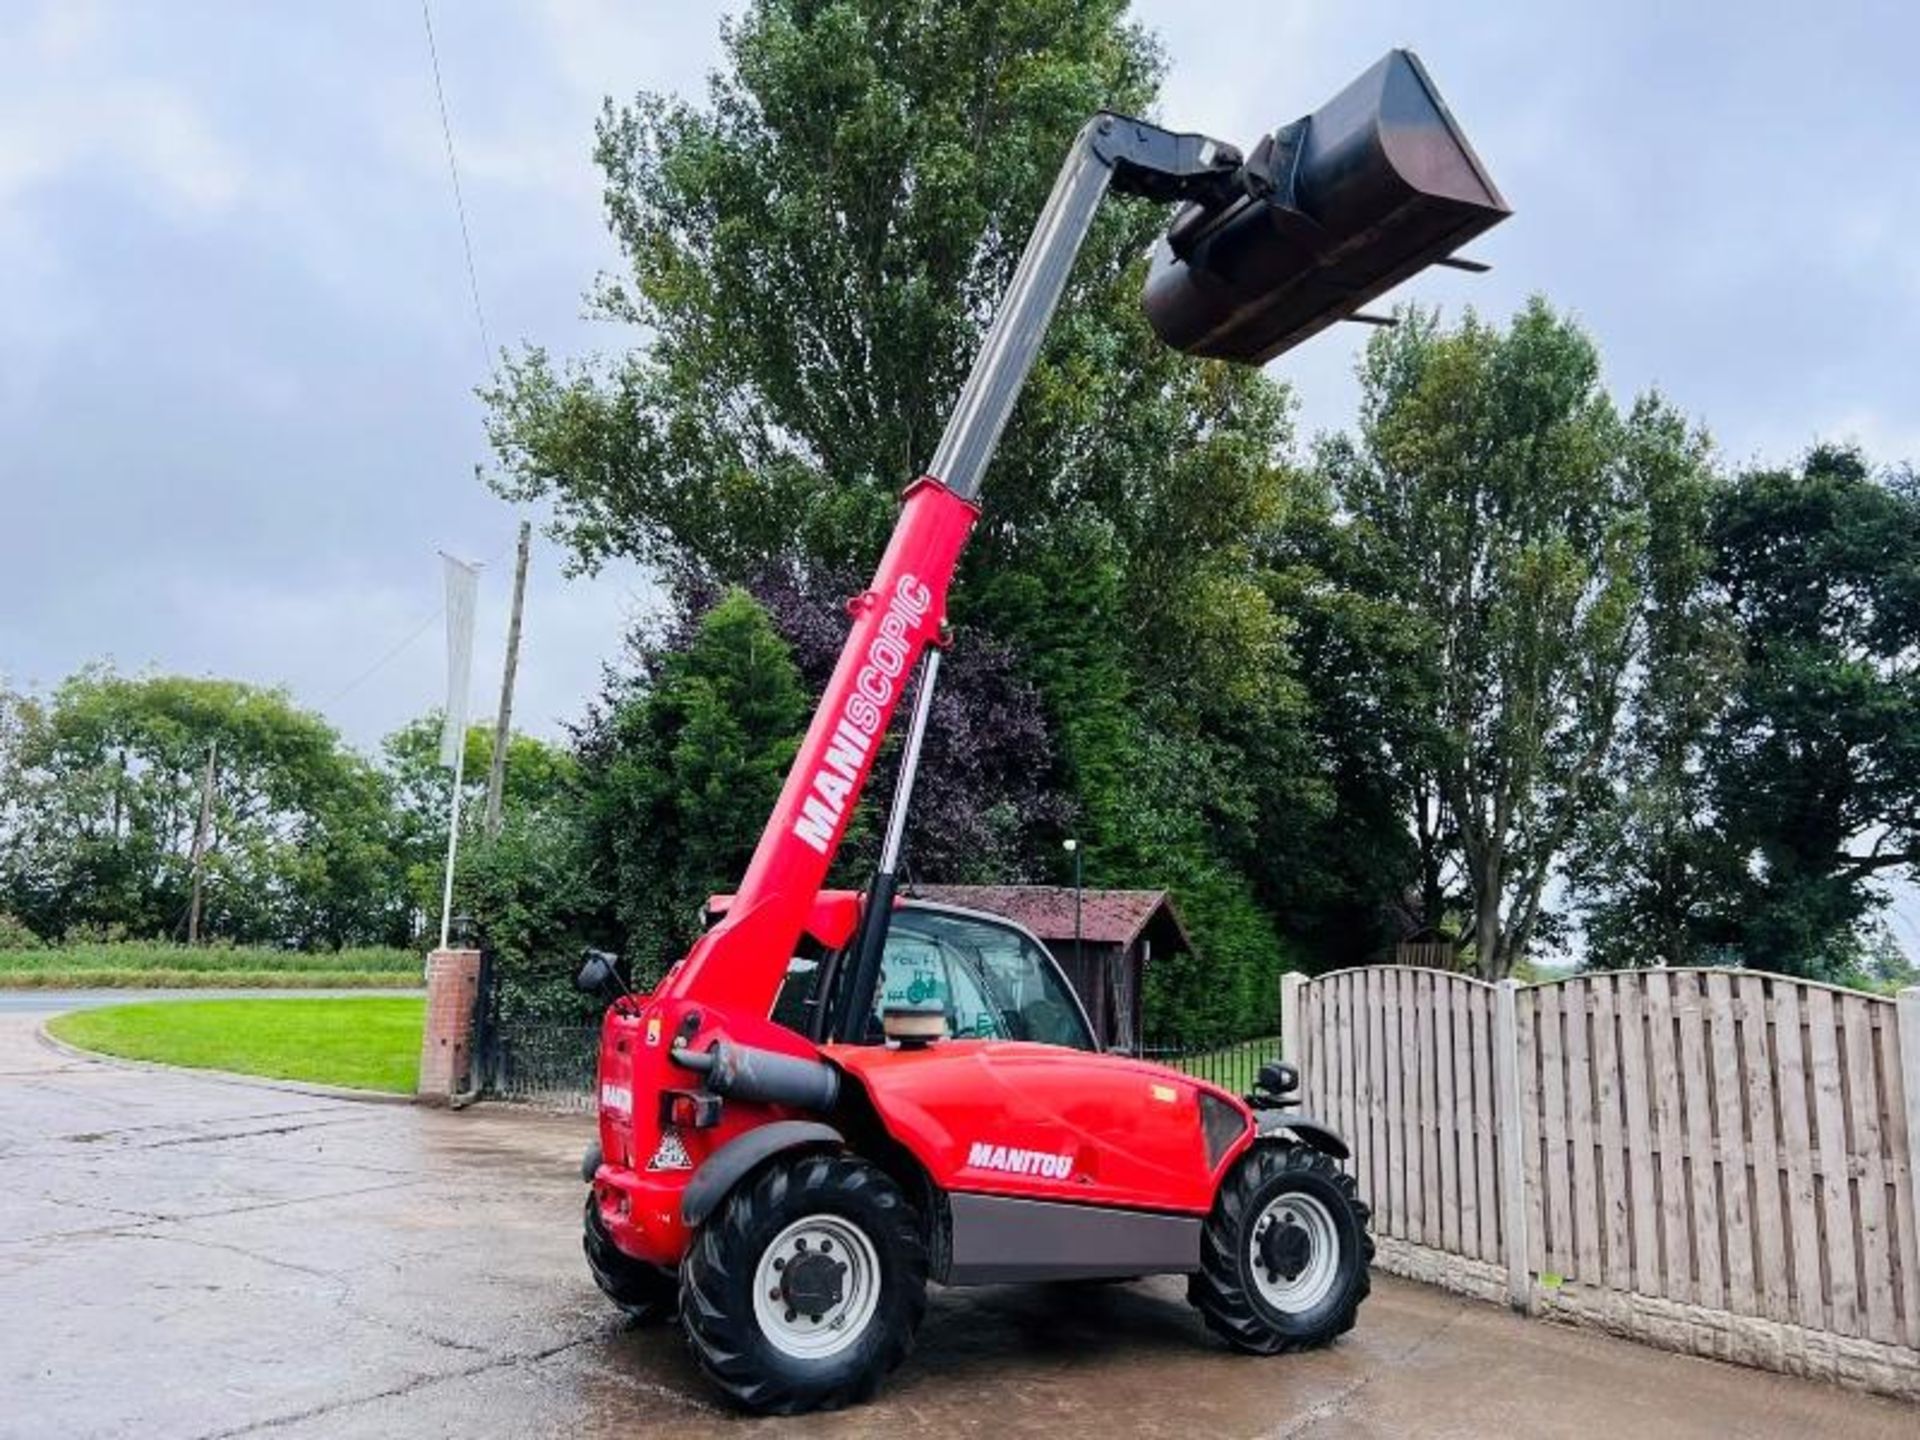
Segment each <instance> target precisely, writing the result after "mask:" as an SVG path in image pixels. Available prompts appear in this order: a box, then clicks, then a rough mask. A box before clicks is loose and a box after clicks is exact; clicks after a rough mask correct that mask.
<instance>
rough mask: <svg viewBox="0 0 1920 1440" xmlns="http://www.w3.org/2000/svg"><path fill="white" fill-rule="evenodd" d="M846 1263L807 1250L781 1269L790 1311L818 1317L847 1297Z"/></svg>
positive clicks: (821, 1253)
mask: <svg viewBox="0 0 1920 1440" xmlns="http://www.w3.org/2000/svg"><path fill="white" fill-rule="evenodd" d="M846 1276H847V1267H846V1265H845V1264H844V1263H843V1262H841V1261H839V1260H835V1259H834V1258H833V1256H832V1255H830V1254H826V1253H824V1252H822V1251H818V1250H803V1251H802V1252H801V1253H800V1254H798V1255H796V1256H794V1258H793V1259H792V1260H790V1261H788V1262H787V1264H786V1265H785V1266H784V1267H783V1268H782V1269H781V1271H780V1298H781V1299H783V1300H785V1301H786V1302H787V1308H788V1309H789V1310H797V1311H799V1312H800V1313H801V1314H802V1315H805V1316H807V1317H808V1318H810V1319H813V1320H818V1319H819V1318H820V1317H821V1316H822V1315H824V1314H826V1313H827V1311H829V1310H831V1309H832V1308H833V1307H834V1306H836V1305H838V1304H839V1303H840V1302H841V1300H842V1299H844V1298H845V1282H846Z"/></svg>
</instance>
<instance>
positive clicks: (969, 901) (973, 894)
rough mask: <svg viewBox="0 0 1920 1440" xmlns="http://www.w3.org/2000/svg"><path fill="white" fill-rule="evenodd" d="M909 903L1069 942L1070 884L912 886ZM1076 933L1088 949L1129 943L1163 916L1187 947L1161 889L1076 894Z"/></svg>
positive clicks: (1188, 942) (1182, 929)
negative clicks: (973, 913) (951, 909)
mask: <svg viewBox="0 0 1920 1440" xmlns="http://www.w3.org/2000/svg"><path fill="white" fill-rule="evenodd" d="M910 893H911V898H913V899H916V900H928V901H931V902H933V903H934V904H936V905H959V906H963V907H965V908H966V909H969V910H984V911H986V912H987V913H988V914H990V915H1004V916H1006V917H1007V919H1009V920H1012V921H1015V922H1016V923H1018V924H1021V925H1024V926H1026V927H1027V929H1029V930H1031V931H1032V932H1033V933H1034V934H1035V935H1037V936H1038V937H1039V938H1040V939H1042V940H1049V941H1051V940H1071V939H1073V909H1074V904H1073V901H1074V890H1073V887H1072V886H1071V885H916V886H914V887H913V889H912V891H911V892H910ZM1079 894H1080V934H1081V936H1082V938H1083V939H1085V940H1086V941H1087V942H1088V943H1090V944H1094V945H1119V946H1122V947H1125V946H1128V945H1131V944H1133V942H1134V941H1135V940H1137V939H1139V938H1140V932H1141V931H1143V930H1145V929H1146V928H1147V926H1149V925H1151V924H1152V923H1153V922H1154V920H1155V919H1156V918H1158V917H1160V916H1161V915H1162V914H1163V913H1164V916H1165V919H1166V921H1167V922H1168V923H1169V924H1171V926H1172V927H1173V931H1174V933H1175V934H1176V935H1177V936H1178V937H1179V943H1180V945H1181V947H1182V948H1183V949H1186V950H1189V951H1190V950H1192V949H1193V942H1192V940H1191V939H1189V938H1188V936H1187V931H1186V927H1185V926H1184V925H1182V924H1181V923H1180V916H1179V913H1178V912H1177V911H1175V909H1174V908H1173V900H1172V898H1171V897H1170V896H1169V895H1168V894H1167V892H1166V891H1164V890H1082V891H1080V892H1079Z"/></svg>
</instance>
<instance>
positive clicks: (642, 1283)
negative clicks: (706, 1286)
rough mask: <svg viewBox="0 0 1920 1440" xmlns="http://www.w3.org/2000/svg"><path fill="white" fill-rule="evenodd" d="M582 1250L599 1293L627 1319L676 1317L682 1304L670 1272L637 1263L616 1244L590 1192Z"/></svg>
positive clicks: (652, 1320) (644, 1322)
mask: <svg viewBox="0 0 1920 1440" xmlns="http://www.w3.org/2000/svg"><path fill="white" fill-rule="evenodd" d="M580 1248H581V1249H583V1250H585V1251H586V1252H587V1269H588V1270H590V1271H591V1272H592V1273H593V1283H594V1284H596V1285H598V1286H599V1287H600V1293H601V1294H603V1295H605V1296H606V1297H607V1298H608V1299H609V1300H611V1301H613V1303H614V1304H616V1305H618V1306H619V1307H620V1308H621V1309H622V1310H624V1311H626V1313H627V1318H628V1319H630V1320H632V1321H634V1322H635V1323H636V1324H640V1325H656V1324H658V1323H659V1322H660V1321H662V1320H671V1319H672V1318H673V1311H674V1307H675V1306H676V1305H677V1304H678V1303H679V1299H680V1287H679V1284H678V1282H677V1281H676V1280H675V1279H674V1277H673V1272H672V1271H671V1270H663V1269H661V1268H660V1267H659V1266H658V1265H649V1264H648V1263H647V1262H646V1261H644V1260H636V1259H634V1258H633V1257H632V1256H631V1255H629V1254H627V1253H626V1252H625V1251H623V1250H621V1249H620V1248H619V1247H618V1246H617V1245H615V1244H614V1243H613V1237H612V1236H610V1235H608V1234H607V1227H606V1226H605V1225H603V1224H602V1223H601V1221H600V1207H599V1205H598V1204H596V1203H595V1202H594V1198H593V1192H592V1191H591V1190H589V1191H588V1192H587V1214H586V1220H585V1222H584V1223H583V1224H582V1226H581V1232H580Z"/></svg>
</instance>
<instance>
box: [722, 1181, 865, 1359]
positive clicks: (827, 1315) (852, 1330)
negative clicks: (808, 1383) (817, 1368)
mask: <svg viewBox="0 0 1920 1440" xmlns="http://www.w3.org/2000/svg"><path fill="white" fill-rule="evenodd" d="M879 1307H880V1257H879V1256H878V1255H877V1254H876V1253H875V1251H874V1248H873V1242H872V1241H871V1240H869V1239H867V1236H866V1233H865V1232H864V1231H862V1230H861V1229H860V1227H859V1226H858V1225H855V1224H854V1223H853V1222H852V1221H850V1220H846V1219H843V1218H842V1217H840V1216H838V1215H808V1216H805V1217H803V1218H802V1219H799V1220H796V1221H794V1222H793V1223H792V1224H791V1225H789V1226H787V1228H786V1229H784V1230H782V1231H781V1232H780V1233H779V1234H778V1235H776V1236H774V1237H773V1243H772V1244H770V1245H768V1246H767V1248H766V1249H765V1250H763V1251H762V1252H761V1253H760V1263H759V1264H758V1265H757V1266H756V1267H755V1268H754V1275H753V1314H754V1319H755V1320H756V1321H758V1322H759V1325H760V1331H761V1333H762V1334H764V1335H765V1336H766V1337H767V1340H768V1341H769V1342H770V1343H771V1344H772V1345H773V1347H774V1348H775V1349H776V1350H778V1351H780V1352H781V1353H782V1354H784V1355H790V1356H793V1357H794V1358H795V1359H800V1360H819V1359H824V1358H825V1357H827V1356H829V1355H837V1354H839V1353H840V1352H841V1351H842V1350H844V1349H846V1348H847V1347H848V1346H849V1345H852V1344H853V1343H854V1342H855V1341H856V1340H858V1339H859V1338H860V1337H861V1335H862V1334H864V1333H865V1332H866V1328H867V1326H868V1324H869V1323H870V1322H871V1321H872V1319H873V1316H874V1312H875V1311H876V1310H878V1309H879Z"/></svg>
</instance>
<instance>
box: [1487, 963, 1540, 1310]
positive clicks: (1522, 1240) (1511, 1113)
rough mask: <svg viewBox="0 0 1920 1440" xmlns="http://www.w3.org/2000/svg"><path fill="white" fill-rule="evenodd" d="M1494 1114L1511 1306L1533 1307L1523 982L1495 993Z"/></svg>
mask: <svg viewBox="0 0 1920 1440" xmlns="http://www.w3.org/2000/svg"><path fill="white" fill-rule="evenodd" d="M1493 1116H1494V1130H1495V1133H1496V1134H1497V1135H1498V1136H1499V1141H1500V1237H1501V1239H1502V1240H1503V1241H1504V1242H1505V1248H1506V1252H1507V1302H1508V1303H1509V1304H1510V1305H1512V1306H1513V1308H1514V1309H1516V1310H1519V1311H1522V1312H1526V1311H1530V1310H1531V1309H1532V1308H1533V1279H1532V1277H1531V1276H1530V1275H1529V1274H1528V1273H1527V1176H1526V1166H1525V1164H1524V1163H1523V1159H1522V1149H1523V1145H1524V1141H1523V1138H1522V1137H1523V1136H1524V1134H1525V1129H1524V1121H1523V1119H1522V1117H1521V1114H1520V982H1519V981H1517V980H1502V981H1501V982H1500V983H1499V984H1498V985H1496V986H1495V987H1494V992H1493Z"/></svg>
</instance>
